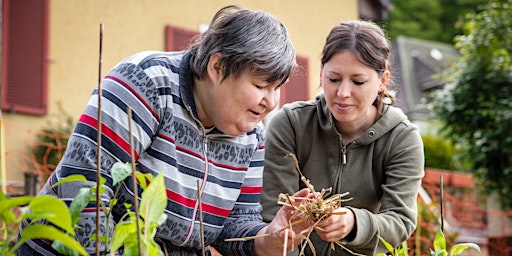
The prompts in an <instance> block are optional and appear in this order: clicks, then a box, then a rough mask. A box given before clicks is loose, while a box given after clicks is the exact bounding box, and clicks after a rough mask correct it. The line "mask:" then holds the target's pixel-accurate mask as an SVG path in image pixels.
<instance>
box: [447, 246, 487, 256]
mask: <svg viewBox="0 0 512 256" xmlns="http://www.w3.org/2000/svg"><path fill="white" fill-rule="evenodd" d="M468 248H471V249H474V250H476V251H478V252H480V247H479V246H478V245H477V244H474V243H460V244H456V245H454V246H453V247H452V249H450V256H454V255H459V254H461V253H462V252H463V251H464V250H466V249H468Z"/></svg>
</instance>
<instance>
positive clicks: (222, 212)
mask: <svg viewBox="0 0 512 256" xmlns="http://www.w3.org/2000/svg"><path fill="white" fill-rule="evenodd" d="M166 191H167V198H168V199H169V200H171V201H174V202H177V203H180V204H182V205H184V206H186V207H188V208H192V209H193V208H194V207H195V206H196V200H195V199H190V198H186V197H184V196H182V195H180V194H177V193H175V192H173V191H170V190H168V189H166ZM202 210H203V212H206V213H209V214H213V215H217V216H222V217H227V216H228V215H229V213H230V212H231V210H227V209H223V208H219V207H215V206H213V205H210V204H205V203H202Z"/></svg>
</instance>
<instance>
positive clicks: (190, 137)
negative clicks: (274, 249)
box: [28, 52, 266, 255]
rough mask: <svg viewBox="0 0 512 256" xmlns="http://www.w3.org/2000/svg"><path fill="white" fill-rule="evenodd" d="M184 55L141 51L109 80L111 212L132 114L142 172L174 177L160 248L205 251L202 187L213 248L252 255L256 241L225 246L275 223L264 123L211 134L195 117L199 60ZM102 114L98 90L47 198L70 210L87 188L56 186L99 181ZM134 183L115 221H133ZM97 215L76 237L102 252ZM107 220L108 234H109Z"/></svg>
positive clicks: (88, 214) (123, 192) (105, 95)
mask: <svg viewBox="0 0 512 256" xmlns="http://www.w3.org/2000/svg"><path fill="white" fill-rule="evenodd" d="M183 54H184V53H183V52H141V53H137V54H134V55H132V56H130V57H128V58H126V59H125V60H123V61H122V62H121V63H119V64H118V65H117V66H116V67H114V68H113V69H112V71H110V72H109V74H108V75H106V76H105V78H104V79H103V81H102V98H101V110H102V117H101V118H102V139H101V144H102V151H101V172H102V176H104V177H105V178H106V179H107V187H108V188H107V191H106V192H105V193H104V194H103V195H102V201H103V203H105V204H106V205H108V204H109V200H110V199H112V197H113V195H114V191H115V187H114V186H112V177H111V175H110V173H109V170H110V168H111V166H112V165H113V164H114V163H115V162H123V163H125V162H130V135H129V125H130V123H129V122H128V115H127V108H128V107H129V108H130V109H131V111H132V120H131V127H132V128H131V130H132V136H133V141H134V151H135V160H136V164H137V170H138V171H141V172H144V173H151V174H153V175H156V174H158V173H162V174H163V175H164V179H165V185H166V192H167V198H168V203H167V208H166V211H165V213H166V214H167V215H168V218H167V221H166V222H165V223H164V224H163V225H162V226H161V227H159V230H158V232H157V234H156V237H157V240H158V241H161V244H165V248H164V251H168V252H169V253H170V254H172V255H196V254H198V252H200V251H201V248H202V245H201V238H200V227H199V215H198V205H197V194H198V192H197V181H198V180H199V181H200V184H201V186H200V187H201V188H202V191H201V195H202V196H201V202H202V212H203V216H202V218H203V229H204V230H203V233H204V239H205V244H206V245H213V246H214V247H215V248H216V249H217V250H218V251H220V252H221V253H222V254H224V255H252V254H254V253H253V241H252V240H250V241H246V242H224V239H226V238H233V237H244V236H253V235H256V233H257V232H258V231H259V230H260V229H261V228H262V227H264V226H265V225H266V224H265V223H263V222H262V218H261V215H260V211H261V206H260V204H259V197H260V192H261V187H262V171H263V157H264V127H263V125H262V124H261V123H260V124H258V125H257V126H256V127H255V129H254V130H253V131H251V132H249V133H246V134H244V135H242V136H237V137H233V136H227V135H224V134H223V133H222V132H220V131H219V130H217V129H215V128H213V129H205V128H204V127H203V126H202V125H201V123H200V122H199V120H198V118H197V113H196V111H195V104H194V96H193V93H192V90H193V84H192V83H193V79H192V73H191V70H190V68H189V59H190V56H188V55H185V56H184V55H183ZM97 109H98V90H97V89H96V90H94V92H93V94H92V95H91V97H90V100H89V102H88V104H87V107H86V108H85V111H84V112H83V114H82V116H81V117H80V119H79V121H78V122H77V124H76V127H75V129H74V132H73V134H72V136H71V138H70V140H69V143H68V148H67V150H66V152H65V155H64V157H63V159H62V161H61V162H60V164H59V166H58V168H57V169H56V171H55V172H54V173H53V174H52V176H51V177H50V179H49V180H48V182H47V183H46V185H45V186H44V187H43V189H42V190H41V192H40V193H39V194H50V195H55V196H57V197H59V198H62V200H64V201H65V202H66V203H68V204H70V203H71V201H72V200H73V197H74V196H75V194H76V193H77V192H78V190H79V189H80V187H81V186H83V185H84V184H77V183H66V184H63V185H60V186H58V187H56V188H51V185H52V184H54V183H55V182H57V181H58V180H60V179H61V178H63V177H66V176H68V175H71V174H82V175H84V176H85V177H87V179H88V180H91V181H95V180H96V178H95V176H96V169H97V167H96V163H97V150H96V149H97V144H96V142H97V120H98V119H97ZM128 180H129V179H127V181H125V183H123V185H121V186H122V187H121V188H120V193H119V195H118V196H117V199H118V202H117V204H116V206H114V207H113V209H112V213H113V214H112V215H113V220H115V221H118V220H119V218H120V217H121V216H122V214H123V213H124V209H123V208H124V203H133V194H132V192H131V187H132V185H131V183H130V181H128ZM140 192H141V191H139V194H140ZM94 209H95V204H94V203H91V204H90V205H89V206H88V208H86V209H84V211H83V212H82V213H81V217H82V218H83V220H81V222H80V223H79V225H80V226H81V227H82V229H78V230H77V234H78V236H79V240H80V241H81V243H82V244H83V245H86V249H87V250H88V252H90V253H94V251H95V244H94V242H93V241H90V238H91V237H92V236H94V234H95V232H96V231H95V229H96V226H95V225H96V224H95V222H96V220H95V210H94ZM104 216H105V215H104V214H103V215H102V217H101V220H102V221H101V225H102V226H101V230H102V233H104V232H103V231H104V230H105V229H106V227H105V221H104V220H105V218H104ZM110 223H113V222H112V220H111V221H110ZM109 228H110V229H112V228H113V227H112V225H111V226H110V227H109ZM28 245H30V246H31V247H32V248H34V249H36V250H38V251H39V252H41V253H42V254H44V255H52V254H50V251H51V249H50V248H49V247H48V243H45V241H41V240H33V241H30V242H29V243H28ZM101 247H103V246H101Z"/></svg>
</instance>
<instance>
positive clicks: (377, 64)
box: [321, 20, 396, 113]
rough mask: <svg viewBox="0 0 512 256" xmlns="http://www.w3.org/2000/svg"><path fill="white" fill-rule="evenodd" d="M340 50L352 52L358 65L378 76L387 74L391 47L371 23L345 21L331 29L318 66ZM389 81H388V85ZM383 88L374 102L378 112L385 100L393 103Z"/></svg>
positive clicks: (388, 93) (393, 100) (377, 27)
mask: <svg viewBox="0 0 512 256" xmlns="http://www.w3.org/2000/svg"><path fill="white" fill-rule="evenodd" d="M340 51H350V52H352V53H354V55H355V56H356V58H357V59H358V60H359V62H361V63H363V64H364V65H366V66H368V67H371V68H373V69H375V71H377V73H378V74H379V77H380V76H381V75H382V74H383V73H384V71H386V70H389V71H390V72H391V66H390V58H391V44H390V43H389V41H388V39H387V38H386V35H385V34H384V31H383V30H382V29H381V28H380V27H379V26H378V25H377V24H375V23H373V22H371V21H360V20H353V21H345V22H342V23H340V24H339V25H337V26H335V27H334V28H332V29H331V32H330V33H329V35H328V36H327V39H326V40H325V45H324V49H323V50H322V58H321V63H322V66H323V65H324V64H325V63H326V62H327V61H329V59H330V58H331V57H332V55H334V54H335V53H337V52H340ZM391 82H392V80H391V79H390V80H389V82H388V84H391ZM387 88H388V87H387V86H386V87H385V88H384V90H383V91H379V94H378V96H377V99H376V100H375V102H374V105H376V106H377V109H378V110H379V113H380V112H381V111H382V105H383V104H384V100H385V99H386V98H387V99H389V100H391V102H390V103H389V104H390V105H391V104H393V103H394V102H395V100H396V98H395V96H394V95H393V94H392V93H391V92H390V91H389V90H388V89H387Z"/></svg>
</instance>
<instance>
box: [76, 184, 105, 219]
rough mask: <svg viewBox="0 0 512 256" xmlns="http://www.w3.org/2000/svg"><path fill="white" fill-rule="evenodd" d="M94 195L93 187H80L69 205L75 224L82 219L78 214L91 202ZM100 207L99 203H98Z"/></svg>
mask: <svg viewBox="0 0 512 256" xmlns="http://www.w3.org/2000/svg"><path fill="white" fill-rule="evenodd" d="M92 196H93V191H92V188H87V187H85V188H80V190H79V191H78V193H77V194H76V196H75V198H74V199H73V201H72V202H71V205H69V213H70V214H71V220H72V222H73V225H74V224H77V223H78V221H79V220H80V219H79V218H78V215H79V214H80V213H81V212H82V210H83V209H84V208H85V207H86V206H87V204H89V202H90V201H91V197H92ZM98 207H99V204H98Z"/></svg>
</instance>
